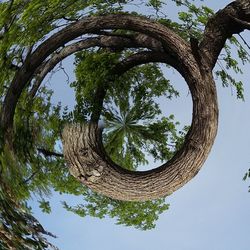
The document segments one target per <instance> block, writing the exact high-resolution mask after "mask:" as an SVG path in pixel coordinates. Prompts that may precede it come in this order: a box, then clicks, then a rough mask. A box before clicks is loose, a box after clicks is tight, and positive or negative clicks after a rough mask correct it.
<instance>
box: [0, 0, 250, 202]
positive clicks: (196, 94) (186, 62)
mask: <svg viewBox="0 0 250 250" xmlns="http://www.w3.org/2000/svg"><path fill="white" fill-rule="evenodd" d="M249 22H250V2H249V0H241V1H240V0H238V1H234V2H232V3H231V4H229V5H228V6H226V7H225V8H224V9H223V10H220V11H219V12H218V13H217V14H215V15H214V16H213V17H212V18H211V19H210V20H209V22H208V24H207V26H206V29H205V32H204V36H203V39H202V41H201V43H200V44H196V45H195V46H194V43H192V44H191V46H190V44H188V43H187V42H185V41H184V40H183V39H182V38H181V37H179V36H178V35H177V34H175V33H174V32H173V31H172V30H170V29H169V28H167V27H165V26H163V25H161V24H159V23H157V22H154V21H152V20H148V19H146V18H142V17H138V16H131V15H125V14H114V15H107V16H93V17H89V18H84V19H82V20H79V21H77V22H75V23H74V24H71V25H69V26H68V27H66V28H64V29H62V30H61V31H59V32H58V33H56V34H54V35H52V36H51V37H50V38H48V39H47V40H46V41H45V42H43V43H42V44H41V45H40V46H39V47H38V48H37V49H36V50H35V51H34V52H33V53H32V54H31V55H29V56H28V58H27V59H26V61H25V62H24V64H23V66H22V67H21V68H20V70H19V71H18V72H17V73H16V75H15V77H14V79H13V82H12V84H11V86H10V87H9V89H8V92H7V95H6V98H5V100H4V104H3V108H2V112H1V127H2V129H3V131H5V134H4V136H5V141H6V143H8V144H11V143H12V133H13V131H12V128H13V117H14V113H15V108H16V105H17V102H18V99H19V97H20V95H21V93H22V90H23V89H24V88H25V87H26V85H27V84H28V83H29V82H30V81H31V79H32V77H33V76H34V74H35V73H36V72H37V70H38V69H39V67H41V65H42V64H43V63H44V61H45V60H46V59H47V58H48V57H49V56H50V55H51V54H52V53H53V52H55V51H57V50H58V49H59V48H60V47H61V46H63V45H64V44H67V43H68V42H70V41H71V40H73V39H75V38H77V37H79V36H81V35H84V34H89V33H93V34H98V33H100V32H103V30H104V29H126V30H132V31H136V32H139V33H143V34H144V35H146V37H151V38H152V39H154V41H155V40H157V41H158V42H156V44H158V45H159V44H160V47H161V50H162V53H161V55H158V56H155V57H152V58H150V57H145V60H144V61H143V59H142V57H140V60H138V61H136V60H137V59H138V58H137V56H136V55H134V58H132V57H131V58H130V61H129V60H128V62H127V65H129V67H132V66H135V65H138V64H141V63H147V62H150V61H153V62H166V63H168V64H170V65H171V66H173V67H174V68H176V69H177V70H178V71H179V72H180V74H181V75H182V76H183V77H184V79H185V81H186V82H187V84H188V86H189V89H190V92H191V94H192V100H193V119H192V125H191V128H190V130H189V132H188V134H187V136H186V138H185V142H184V145H183V146H182V148H181V149H180V150H179V151H178V152H177V153H176V154H175V156H174V157H173V158H172V159H171V160H170V161H169V162H167V163H166V164H163V165H162V166H160V167H158V168H157V169H153V170H150V171H145V172H132V171H128V170H125V169H122V168H121V167H119V166H118V165H116V164H115V163H113V162H112V161H111V160H110V159H109V157H108V156H107V155H106V153H105V151H104V150H103V145H102V141H101V131H99V129H98V126H97V124H96V123H89V124H73V125H69V126H66V127H65V129H64V131H63V145H64V156H65V159H66V161H67V163H68V166H69V169H70V172H71V173H72V175H73V176H75V177H76V178H77V179H78V180H79V181H81V182H82V183H83V184H85V185H87V186H88V187H90V188H91V189H93V190H95V191H97V192H99V193H102V194H104V195H107V196H109V197H112V198H115V199H119V200H131V201H144V200H150V199H155V198H159V197H164V196H166V195H169V194H171V193H172V192H174V191H175V190H177V189H178V188H180V187H182V186H183V185H184V184H185V183H187V182H188V181H189V180H190V179H192V178H193V177H194V176H195V175H196V174H197V173H198V171H199V170H200V168H201V166H202V165H203V163H204V161H205V160H206V158H207V156H208V154H209V152H210V150H211V148H212V145H213V142H214V139H215V136H216V133H217V126H218V105H217V95H216V88H215V83H214V80H213V76H212V70H213V67H214V65H215V63H216V61H217V58H218V56H219V54H220V52H221V49H222V48H223V46H224V44H225V41H226V39H228V38H230V37H231V36H232V35H233V34H235V33H240V32H242V31H243V30H244V29H249V26H250V25H249ZM110 39H111V40H110V44H111V41H113V42H114V40H112V39H117V37H116V38H110ZM146 41H148V40H147V39H145V41H144V42H142V45H143V46H142V47H146V48H147V45H146ZM158 45H157V46H158ZM129 46H131V47H133V46H134V47H136V46H137V47H138V44H136V43H135V42H132V44H130V45H129ZM157 46H156V47H157ZM196 47H197V49H196ZM152 51H155V49H152ZM163 51H164V53H163ZM150 53H158V52H150ZM147 55H153V54H147ZM165 56H166V57H165ZM162 57H163V58H162ZM45 65H46V64H45ZM121 66H122V65H120V67H121ZM126 67H127V66H126V62H124V67H123V70H124V71H126V70H127V68H126ZM121 68H122V67H121Z"/></svg>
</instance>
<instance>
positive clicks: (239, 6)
mask: <svg viewBox="0 0 250 250" xmlns="http://www.w3.org/2000/svg"><path fill="white" fill-rule="evenodd" d="M249 27H250V2H249V0H237V1H234V2H232V3H230V4H229V5H227V6H226V7H225V8H224V9H222V10H220V11H218V12H217V13H216V14H215V15H214V16H213V17H212V18H211V19H210V20H209V21H208V23H207V25H206V28H205V32H204V36H203V39H202V41H201V43H200V46H199V53H200V55H202V62H203V64H204V63H205V64H206V65H204V66H205V67H207V68H208V69H209V70H211V69H213V67H214V66H215V63H216V61H217V59H218V56H219V54H220V52H221V50H222V48H223V47H224V45H225V42H226V40H227V39H228V38H230V37H231V36H232V35H233V34H239V33H241V32H242V31H244V30H245V29H249Z"/></svg>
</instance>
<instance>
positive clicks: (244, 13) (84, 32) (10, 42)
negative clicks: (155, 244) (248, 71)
mask: <svg viewBox="0 0 250 250" xmlns="http://www.w3.org/2000/svg"><path fill="white" fill-rule="evenodd" d="M168 4H170V3H167V4H164V3H163V1H158V0H153V1H152V0H149V1H132V0H128V1H126V0H125V1H98V0H92V1H91V0H90V1H80V0H77V1H75V0H74V1H72V0H65V1H61V0H58V1H54V0H53V1H52V0H46V1H38V0H31V1H25V0H8V1H2V2H1V3H0V54H1V57H0V67H1V75H0V107H1V108H0V110H1V116H0V118H1V119H0V121H1V123H0V124H1V126H0V132H1V133H0V135H1V137H0V141H1V143H0V177H1V180H2V182H1V183H3V184H1V186H2V189H1V190H3V192H2V193H5V195H1V197H4V199H2V198H1V199H2V200H3V201H4V202H3V203H2V204H3V205H1V209H2V211H3V213H0V215H1V224H0V226H1V230H0V234H2V233H3V232H5V235H6V237H5V239H3V240H2V239H1V240H2V242H1V241H0V244H2V245H3V247H5V248H7V247H10V246H11V245H8V244H11V243H10V241H9V238H11V237H12V236H8V235H9V234H8V233H6V232H7V231H6V230H7V229H9V228H10V227H9V225H10V224H9V223H10V222H9V221H10V220H8V216H9V215H6V213H5V212H4V211H6V207H7V206H12V207H17V208H18V209H20V211H24V210H25V211H29V209H28V206H27V201H28V200H29V199H30V198H31V197H32V196H34V195H36V197H38V202H39V203H40V207H41V209H42V210H43V211H44V212H47V213H49V212H50V210H51V208H50V203H49V199H50V194H51V192H59V193H61V194H71V195H77V196H82V197H83V203H82V204H79V205H77V206H73V205H71V204H67V203H66V202H62V203H63V206H64V207H65V208H66V209H67V210H68V211H72V212H74V213H76V214H78V215H80V216H86V215H90V216H95V217H99V218H104V217H105V216H110V217H112V218H116V219H117V223H118V224H125V225H127V226H134V227H136V228H139V229H143V230H146V229H150V228H153V227H154V226H155V224H154V223H155V221H156V220H157V219H158V217H159V214H161V213H162V212H163V211H165V210H167V209H168V204H166V201H165V198H166V196H167V195H169V194H171V193H172V192H174V191H175V190H176V189H178V188H180V187H181V186H183V185H184V184H185V183H186V182H187V181H189V180H190V179H191V178H193V176H195V175H196V174H197V173H198V171H199V169H200V168H201V166H202V164H203V163H204V161H205V160H206V158H207V156H208V154H209V152H210V149H211V147H212V145H213V141H214V138H215V136H216V132H217V117H218V107H217V96H216V87H215V83H214V78H215V77H216V78H218V81H220V82H221V83H222V85H223V86H225V87H232V88H234V91H235V93H236V96H237V97H238V98H239V99H244V91H243V83H242V82H241V81H238V80H237V79H234V78H233V77H232V76H231V72H235V73H242V72H241V69H240V66H239V63H240V62H241V63H243V64H245V63H248V62H249V52H248V49H249V47H248V45H247V43H246V41H245V40H244V38H243V37H242V35H240V33H241V32H242V31H244V30H248V29H249V27H250V25H249V22H250V4H249V2H248V1H246V0H245V1H244V0H241V1H239V0H236V1H234V2H232V3H231V4H229V5H228V6H226V7H225V8H224V9H222V10H220V11H218V12H217V13H214V12H213V11H212V10H211V9H210V8H208V7H206V6H202V5H201V6H200V7H199V6H198V5H197V6H196V5H195V4H194V2H193V1H188V0H183V1H179V0H172V1H171V4H175V5H176V6H178V8H179V10H180V11H179V12H178V18H177V19H176V20H173V19H172V18H171V17H169V16H168V15H167V12H166V13H165V8H167V7H168ZM136 5H140V6H143V7H144V8H141V9H143V10H144V11H143V12H139V11H136V12H135V11H134V10H135V6H136ZM136 10H138V9H136ZM146 10H148V12H147V11H146ZM145 13H150V14H149V15H147V14H145ZM232 47H234V48H236V51H237V53H234V52H233V51H232V49H231V48H232ZM222 51H223V53H222ZM68 56H73V57H74V66H75V69H74V73H75V80H74V81H73V82H70V83H69V85H70V87H72V88H73V89H74V92H75V100H76V104H75V106H74V108H73V109H72V110H70V109H69V108H68V107H64V106H63V105H62V104H61V103H57V104H54V103H53V102H52V101H51V100H52V99H51V98H52V95H53V91H52V90H51V89H50V87H49V86H47V85H46V83H45V80H44V79H46V76H47V75H48V74H52V75H53V72H54V69H55V68H56V67H58V69H60V70H63V71H66V72H67V69H65V68H64V67H63V65H62V63H61V62H62V60H63V59H65V58H66V57H68ZM163 64H164V65H167V67H170V66H171V67H173V68H175V69H176V70H177V71H178V72H179V73H180V74H181V75H182V76H183V78H184V79H185V81H186V82H187V84H188V87H189V89H190V92H191V94H192V100H193V120H192V124H185V125H181V126H180V124H179V122H178V121H176V120H175V116H174V115H170V116H168V117H166V116H165V115H164V114H162V111H161V109H160V107H159V104H158V103H157V97H160V96H164V97H165V98H166V99H169V100H171V99H172V98H176V97H178V95H179V93H178V91H177V90H176V89H175V88H174V84H173V83H171V82H170V81H169V80H168V79H166V76H165V74H164V69H163ZM69 124H73V125H69ZM79 124H81V125H79ZM63 128H65V129H64V130H63ZM101 135H102V139H101ZM62 138H63V139H62ZM61 144H63V150H62V147H61ZM148 155H149V156H151V157H153V158H154V159H155V160H159V161H160V162H162V163H163V165H161V166H160V167H159V168H157V169H153V170H149V171H144V172H135V170H136V169H137V168H138V166H140V165H143V164H147V163H148V160H147V156H148ZM65 159H66V161H65ZM121 167H122V168H121ZM249 176H250V174H249V173H246V175H245V177H244V179H247V178H248V177H249ZM79 181H80V182H79ZM81 182H82V183H84V184H85V185H87V186H88V187H86V186H83V185H82V184H81ZM89 187H90V188H91V189H89ZM106 196H108V197H106ZM152 199H153V200H152ZM8 204H9V205H8ZM20 214H22V216H20ZM20 214H16V215H13V214H12V215H10V216H15V217H16V216H17V217H18V216H20V217H21V218H24V221H25V220H26V223H27V221H28V219H27V218H26V217H25V215H24V214H23V213H20ZM145 214H146V215H147V216H145ZM6 216H7V219H6V218H5V220H4V219H2V218H4V217H6ZM20 220H22V219H20ZM21 224H22V223H20V225H21ZM27 224H29V223H27ZM15 226H16V225H15ZM13 228H14V231H15V227H13ZM31 228H32V227H31ZM21 231H22V232H23V231H25V233H26V235H32V233H30V232H29V231H27V230H26V229H24V228H22V230H21ZM37 232H38V234H39V233H42V234H48V233H46V231H45V230H44V229H43V230H42V231H39V230H38V231H37ZM25 233H24V234H25ZM3 234H4V233H3ZM39 235H40V234H39ZM21 238H22V239H24V241H25V242H28V241H30V238H24V237H21ZM38 239H39V240H40V239H41V238H39V237H38ZM31 241H32V240H31ZM34 244H36V243H34ZM37 244H38V245H39V244H40V245H39V246H40V249H43V248H46V247H49V243H48V242H46V240H45V239H42V243H41V242H39V241H38V243H37ZM29 247H30V246H29V244H28V243H27V249H32V247H30V248H29ZM7 249H8V248H7ZM22 249H23V248H22ZM37 249H39V248H37Z"/></svg>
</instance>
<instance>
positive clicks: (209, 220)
mask: <svg viewBox="0 0 250 250" xmlns="http://www.w3.org/2000/svg"><path fill="white" fill-rule="evenodd" d="M195 2H198V1H195ZM230 2H231V1H225V0H223V1H204V4H206V5H208V6H209V7H211V8H214V9H215V10H217V9H218V8H222V7H223V6H225V5H226V4H228V3H230ZM166 11H168V10H166ZM243 35H244V37H245V38H246V40H247V41H248V42H249V43H250V35H249V34H248V33H246V32H245V33H244V34H243ZM65 64H66V65H69V64H70V60H66V62H65ZM243 71H244V74H243V75H239V76H237V77H238V79H241V80H242V81H243V82H244V84H245V102H242V101H239V100H237V99H236V96H235V95H232V93H231V89H230V88H227V89H223V88H222V87H221V86H220V83H219V82H218V84H217V86H218V100H219V108H220V118H219V131H218V135H217V138H216V141H215V144H214V147H213V149H212V152H211V154H210V155H209V157H208V160H207V161H206V163H205V165H204V166H203V168H202V169H201V171H200V173H199V174H198V175H197V176H196V177H195V178H194V179H193V180H192V181H190V182H189V183H188V184H187V185H185V186H184V187H183V188H181V189H180V190H178V191H176V192H175V193H174V194H173V195H171V196H170V197H168V198H167V202H168V203H170V209H169V210H168V211H166V212H165V213H164V214H162V215H161V216H160V219H159V220H158V222H157V226H156V228H155V229H153V230H150V231H146V232H145V231H138V230H136V229H133V228H128V227H124V226H118V225H115V220H113V219H102V220H99V219H94V218H91V217H85V218H80V217H78V216H76V215H74V214H71V213H69V212H67V211H65V210H64V209H62V207H61V204H60V200H63V199H64V197H61V196H59V195H54V196H53V197H52V200H53V202H52V213H51V214H50V215H46V214H43V213H41V212H40V210H39V209H37V207H36V206H35V205H34V213H35V216H36V217H37V218H38V219H39V220H40V222H41V223H42V224H43V225H44V227H45V228H46V229H47V230H49V231H51V232H53V233H55V234H56V235H57V236H58V239H56V240H52V241H53V242H54V243H55V244H56V245H57V246H58V247H59V248H60V249H61V250H83V249H87V250H99V249H100V250H117V249H119V250H125V249H126V250H128V249H129V250H142V249H143V250H163V249H171V250H200V249H202V250H206V249H207V250H231V249H232V250H234V249H239V250H249V248H250V247H249V246H250V237H249V231H250V216H249V211H250V193H248V192H247V190H248V183H246V182H243V181H242V178H243V175H244V173H245V172H246V171H247V169H248V168H250V154H249V152H250V132H249V128H250V88H249V79H250V73H249V66H246V67H244V68H243ZM167 77H168V78H171V80H172V83H173V84H174V85H175V86H176V87H177V89H178V90H180V92H181V93H182V95H181V97H180V98H178V100H174V101H172V102H167V103H165V100H164V99H160V104H161V107H162V109H163V113H166V114H169V113H174V114H175V115H176V118H177V120H179V121H181V123H182V124H183V125H184V124H186V123H188V122H189V121H190V120H191V109H192V104H191V100H190V99H191V97H190V95H189V94H188V90H187V88H186V85H185V82H184V81H183V80H182V79H181V78H180V77H179V75H178V74H177V73H175V72H174V71H172V70H170V71H168V72H167ZM65 80H66V79H65V76H64V75H60V74H57V75H56V76H55V77H54V78H52V80H51V86H52V87H53V89H54V90H55V95H54V102H57V101H58V100H59V101H62V103H64V104H70V105H73V101H74V96H73V92H72V91H71V90H70V89H68V88H66V85H65V84H64V82H65ZM150 166H151V167H152V165H150ZM66 199H67V200H69V201H73V202H75V201H76V199H75V198H74V197H69V196H68V197H66Z"/></svg>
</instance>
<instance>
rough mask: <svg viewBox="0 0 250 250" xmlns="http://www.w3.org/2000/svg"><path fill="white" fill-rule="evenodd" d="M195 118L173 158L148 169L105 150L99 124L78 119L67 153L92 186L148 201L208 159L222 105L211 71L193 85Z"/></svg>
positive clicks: (66, 138)
mask: <svg viewBox="0 0 250 250" xmlns="http://www.w3.org/2000/svg"><path fill="white" fill-rule="evenodd" d="M192 93H193V94H194V93H195V94H194V95H193V102H194V106H193V122H192V126H191V129H190V131H189V132H188V135H187V137H186V140H185V143H184V145H183V147H182V148H181V149H180V150H179V151H178V152H177V154H176V155H175V156H174V158H173V159H171V160H170V161H169V162H168V163H166V164H163V165H162V166H160V167H159V168H157V169H152V170H150V171H144V172H133V171H128V170H125V169H123V168H121V167H119V166H118V165H116V164H115V163H114V162H112V161H111V160H110V159H109V157H108V156H107V155H106V154H105V152H104V149H103V145H102V140H101V131H100V130H99V129H98V126H97V125H96V124H93V123H90V124H83V125H81V124H74V125H69V126H66V127H65V129H64V131H63V145H64V155H65V159H66V161H67V163H68V166H69V169H70V172H71V174H72V175H73V176H74V177H75V178H77V179H78V180H79V181H81V182H82V183H83V184H85V185H87V186H88V187H90V188H91V189H92V190H94V191H96V192H98V193H101V194H103V195H106V196H109V197H111V198H114V199H119V200H130V201H145V200H151V199H156V198H160V197H164V196H166V195H169V194H171V193H172V192H174V191H175V190H177V189H178V188H180V187H182V186H183V185H184V184H185V183H186V182H188V181H189V180H190V179H192V178H193V177H194V176H195V175H196V174H197V173H198V171H199V169H200V168H201V166H202V164H203V163H204V161H205V160H206V158H207V156H208V154H209V152H210V149H211V147H212V145H213V142H214V138H215V136H216V131H217V120H218V107H217V100H216V90H215V86H214V82H213V79H212V75H211V73H209V72H208V73H206V75H203V77H202V76H199V78H198V79H197V82H195V88H194V89H192Z"/></svg>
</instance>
